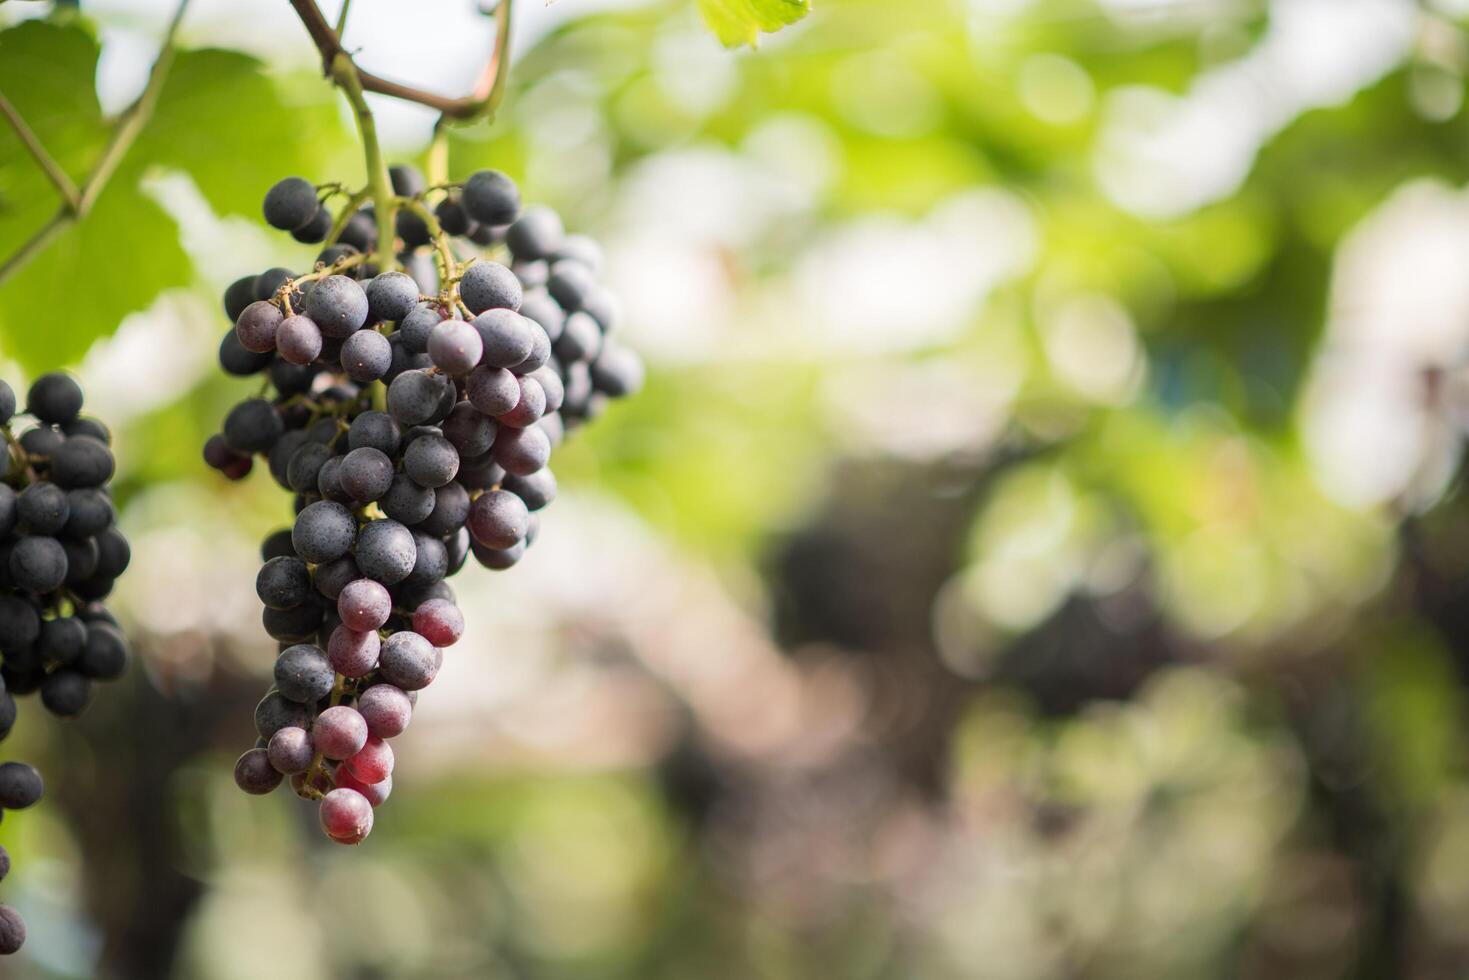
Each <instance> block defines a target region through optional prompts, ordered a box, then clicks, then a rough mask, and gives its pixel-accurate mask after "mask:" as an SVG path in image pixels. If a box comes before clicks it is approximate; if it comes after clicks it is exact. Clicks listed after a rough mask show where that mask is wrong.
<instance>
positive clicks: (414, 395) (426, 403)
mask: <svg viewBox="0 0 1469 980" xmlns="http://www.w3.org/2000/svg"><path fill="white" fill-rule="evenodd" d="M443 397H444V379H442V378H441V377H439V376H438V375H433V374H429V373H428V372H427V371H405V372H404V373H403V374H400V375H399V376H398V377H397V378H395V379H394V380H393V383H392V384H391V385H389V386H388V413H389V414H390V415H392V416H393V418H395V419H397V420H398V421H399V422H401V423H402V424H403V425H420V424H422V423H424V422H427V421H428V420H429V419H431V418H433V416H434V412H435V411H436V410H437V409H438V405H439V401H440V399H442V398H443Z"/></svg>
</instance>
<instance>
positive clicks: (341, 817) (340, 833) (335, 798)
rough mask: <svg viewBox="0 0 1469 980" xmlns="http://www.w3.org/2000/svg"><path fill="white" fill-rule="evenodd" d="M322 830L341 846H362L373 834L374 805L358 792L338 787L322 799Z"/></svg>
mask: <svg viewBox="0 0 1469 980" xmlns="http://www.w3.org/2000/svg"><path fill="white" fill-rule="evenodd" d="M320 816H321V829H322V830H324V831H325V832H326V835H327V836H328V837H330V838H331V839H332V840H334V841H336V842H337V843H339V844H360V843H361V842H362V841H363V840H364V839H365V838H366V837H367V835H368V834H369V833H371V832H372V804H371V803H369V802H368V801H367V797H365V796H363V795H362V794H361V793H359V792H357V791H356V790H351V789H345V788H342V787H338V788H337V789H334V790H332V791H331V792H330V793H327V794H326V795H325V796H324V797H322V799H321V813H320Z"/></svg>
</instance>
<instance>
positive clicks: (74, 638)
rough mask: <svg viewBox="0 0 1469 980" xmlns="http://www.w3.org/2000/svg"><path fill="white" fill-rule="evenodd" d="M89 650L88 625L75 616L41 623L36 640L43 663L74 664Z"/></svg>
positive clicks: (37, 650) (61, 617) (37, 651)
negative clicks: (39, 633) (83, 652)
mask: <svg viewBox="0 0 1469 980" xmlns="http://www.w3.org/2000/svg"><path fill="white" fill-rule="evenodd" d="M86 648H87V624H86V623H84V622H82V621H81V620H80V619H78V618H77V617H75V616H57V617H56V618H55V619H48V620H45V621H44V622H42V623H41V635H40V637H39V638H38V639H37V640H36V653H37V654H39V655H40V657H41V660H42V662H44V663H47V664H53V665H63V666H64V665H66V664H74V663H76V662H77V661H78V660H80V659H81V657H82V651H84V650H85V649H86Z"/></svg>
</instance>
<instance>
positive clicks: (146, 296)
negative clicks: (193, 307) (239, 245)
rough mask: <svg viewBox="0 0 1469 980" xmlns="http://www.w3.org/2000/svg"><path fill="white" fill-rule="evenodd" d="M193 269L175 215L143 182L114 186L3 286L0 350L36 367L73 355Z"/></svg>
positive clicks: (77, 356) (67, 359)
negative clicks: (139, 186)
mask: <svg viewBox="0 0 1469 980" xmlns="http://www.w3.org/2000/svg"><path fill="white" fill-rule="evenodd" d="M192 277H193V273H192V272H191V270H190V266H189V257H188V255H186V254H185V253H184V250H183V249H182V248H181V247H180V246H179V242H178V228H177V226H176V225H175V224H174V223H173V220H172V219H170V218H169V217H168V215H166V214H165V213H164V212H163V210H162V209H161V208H159V207H158V205H157V204H155V203H154V202H153V201H151V200H149V199H148V198H147V197H145V196H143V195H142V194H141V193H140V192H139V191H138V189H137V188H136V186H131V185H128V184H121V185H118V186H109V187H108V188H107V190H106V191H104V192H103V194H102V196H101V197H99V198H98V199H97V204H96V207H95V208H93V210H92V212H91V213H90V214H88V215H87V217H86V219H85V220H84V221H81V222H78V223H75V224H73V225H71V226H70V227H68V228H67V229H66V230H65V231H63V232H62V233H61V236H60V237H59V238H58V239H56V241H54V242H53V243H52V244H51V246H50V247H49V248H47V249H46V250H45V251H44V252H42V253H40V254H39V255H38V256H36V257H35V258H34V259H32V260H31V262H30V264H28V265H27V266H25V268H23V269H22V270H21V271H20V272H19V273H17V274H16V275H15V276H14V277H13V278H11V279H10V280H9V281H8V282H6V283H5V285H4V286H3V287H0V350H3V352H4V353H5V355H6V356H7V357H11V358H13V359H15V360H16V361H19V362H20V364H21V365H22V366H23V367H25V368H26V369H27V370H28V371H31V372H39V371H44V370H50V369H53V368H56V367H58V366H60V365H62V364H70V363H73V362H75V361H78V360H80V359H81V357H82V355H84V354H86V352H87V349H88V348H89V347H91V346H92V342H93V341H95V340H96V339H97V338H99V337H105V336H108V335H110V334H111V333H112V332H113V331H114V330H116V329H117V326H118V324H119V323H120V322H121V321H122V319H123V317H125V316H126V315H127V314H129V313H132V312H136V311H138V310H142V309H146V308H147V307H148V306H149V305H150V304H151V303H152V302H153V300H154V298H155V297H156V296H157V295H158V294H159V293H160V292H162V291H163V290H165V289H170V288H173V287H176V286H185V285H187V284H188V283H189V282H190V281H191V279H192Z"/></svg>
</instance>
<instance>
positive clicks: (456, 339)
mask: <svg viewBox="0 0 1469 980" xmlns="http://www.w3.org/2000/svg"><path fill="white" fill-rule="evenodd" d="M483 353H484V341H483V340H481V339H480V335H479V331H478V330H476V329H475V328H474V327H472V326H470V325H469V324H467V323H465V322H464V321H463V320H444V321H442V322H441V323H440V324H439V325H438V326H436V327H434V329H433V332H432V333H430V334H429V337H428V356H429V357H430V358H431V359H432V360H433V362H434V366H435V367H437V368H438V369H439V370H441V371H443V372H445V373H446V374H451V375H454V376H455V377H458V376H460V375H464V374H468V373H469V372H470V371H473V370H474V367H475V365H476V364H478V363H479V359H480V356H481V355H482V354H483Z"/></svg>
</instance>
